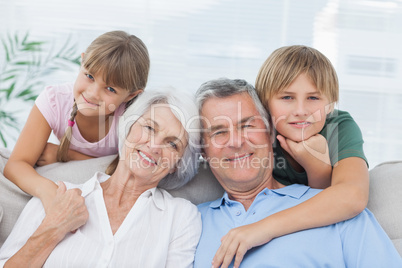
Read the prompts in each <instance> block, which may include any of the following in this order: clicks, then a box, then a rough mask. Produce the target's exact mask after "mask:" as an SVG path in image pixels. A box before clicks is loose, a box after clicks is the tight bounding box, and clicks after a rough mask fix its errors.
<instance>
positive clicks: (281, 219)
mask: <svg viewBox="0 0 402 268" xmlns="http://www.w3.org/2000/svg"><path fill="white" fill-rule="evenodd" d="M368 193H369V174H368V169H367V164H366V162H365V161H364V160H363V159H361V158H359V157H349V158H345V159H342V160H340V161H339V162H338V163H337V164H336V165H335V166H334V168H333V172H332V183H331V186H330V187H328V188H326V189H324V190H323V191H322V192H320V193H318V194H317V195H315V196H314V197H312V198H310V199H309V200H306V201H305V202H303V203H301V204H299V205H297V206H294V207H292V208H289V209H286V210H283V211H280V212H278V213H275V214H273V215H271V216H269V217H267V218H265V219H263V220H261V221H259V222H256V223H253V224H250V225H245V226H242V227H238V228H235V229H232V230H230V231H229V232H228V234H227V235H225V236H224V237H223V238H222V244H221V246H220V248H219V249H218V251H217V253H216V255H215V257H214V259H213V267H220V265H221V264H222V266H221V267H228V265H229V264H230V262H231V261H232V259H233V257H234V256H236V258H235V263H234V267H239V265H240V262H241V260H242V259H243V256H244V254H245V253H246V252H247V250H249V249H251V248H252V247H256V246H259V245H262V244H265V243H267V242H269V241H271V240H272V239H273V238H276V237H279V236H283V235H286V234H290V233H293V232H297V231H301V230H305V229H310V228H316V227H321V226H326V225H330V224H334V223H337V222H340V221H344V220H347V219H350V218H352V217H354V216H356V215H357V214H359V213H360V212H362V211H363V210H364V208H365V207H366V205H367V202H368Z"/></svg>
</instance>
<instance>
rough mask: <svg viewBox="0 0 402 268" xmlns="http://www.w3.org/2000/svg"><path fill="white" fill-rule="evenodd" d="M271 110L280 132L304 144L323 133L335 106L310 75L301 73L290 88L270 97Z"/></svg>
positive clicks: (275, 124) (269, 105) (273, 120)
mask: <svg viewBox="0 0 402 268" xmlns="http://www.w3.org/2000/svg"><path fill="white" fill-rule="evenodd" d="M268 107H269V111H270V113H271V117H272V122H273V123H274V126H275V128H276V130H277V132H278V133H279V134H281V135H282V136H284V137H286V138H288V139H291V140H293V141H296V142H300V141H302V140H307V139H308V138H310V137H311V136H314V135H315V134H318V133H319V132H320V131H321V130H322V128H323V127H324V124H325V120H326V115H327V114H328V113H329V112H331V107H332V106H331V105H330V103H329V99H328V98H327V97H326V96H324V95H322V94H321V93H320V92H319V91H318V90H317V88H316V86H315V85H314V83H313V82H312V81H311V80H310V79H309V78H308V76H307V75H305V74H300V75H299V76H298V77H297V78H296V79H295V80H294V81H293V82H292V83H291V84H290V86H289V87H288V88H286V89H285V90H283V91H282V92H279V93H277V94H275V95H273V96H272V98H270V100H269V101H268Z"/></svg>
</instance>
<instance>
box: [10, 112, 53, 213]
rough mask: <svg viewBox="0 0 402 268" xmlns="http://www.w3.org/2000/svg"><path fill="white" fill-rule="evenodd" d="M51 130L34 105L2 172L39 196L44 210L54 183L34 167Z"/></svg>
mask: <svg viewBox="0 0 402 268" xmlns="http://www.w3.org/2000/svg"><path fill="white" fill-rule="evenodd" d="M50 133H51V128H50V126H49V124H48V123H47V121H46V119H45V118H44V117H43V115H42V113H41V112H40V111H39V109H38V108H37V107H36V105H34V106H33V108H32V110H31V112H30V114H29V116H28V119H27V122H26V124H25V126H24V128H23V130H22V132H21V134H20V136H19V138H18V140H17V143H16V145H15V147H14V150H13V152H12V153H11V156H10V158H9V160H8V161H7V163H6V166H5V167H4V176H5V177H7V178H8V179H9V180H10V181H12V182H13V183H14V184H16V185H17V186H18V187H19V188H21V190H23V191H24V192H26V193H28V194H30V195H33V196H36V197H38V198H40V199H41V201H42V203H43V205H44V207H45V211H46V209H47V208H48V207H49V204H50V202H51V201H52V200H53V198H54V197H55V195H56V189H57V186H56V184H55V183H54V182H52V181H51V180H49V179H47V178H45V177H42V176H40V175H39V174H38V173H37V172H36V171H35V169H34V168H33V167H34V165H35V163H36V162H37V161H38V159H39V157H40V155H41V154H42V152H43V150H44V148H45V146H46V144H47V140H48V138H49V136H50Z"/></svg>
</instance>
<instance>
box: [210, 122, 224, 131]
mask: <svg viewBox="0 0 402 268" xmlns="http://www.w3.org/2000/svg"><path fill="white" fill-rule="evenodd" d="M222 128H227V126H225V125H223V124H219V125H215V126H211V127H209V128H207V131H208V132H214V131H216V130H218V129H222Z"/></svg>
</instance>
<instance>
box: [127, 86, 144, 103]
mask: <svg viewBox="0 0 402 268" xmlns="http://www.w3.org/2000/svg"><path fill="white" fill-rule="evenodd" d="M142 92H144V90H143V89H138V90H136V91H134V92H133V93H131V94H130V95H128V96H127V98H126V99H125V100H124V102H129V101H130V100H132V99H134V98H135V97H137V96H138V95H139V94H140V93H142Z"/></svg>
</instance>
